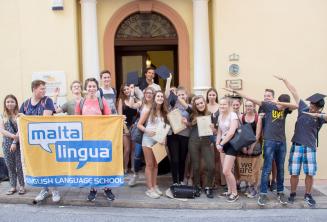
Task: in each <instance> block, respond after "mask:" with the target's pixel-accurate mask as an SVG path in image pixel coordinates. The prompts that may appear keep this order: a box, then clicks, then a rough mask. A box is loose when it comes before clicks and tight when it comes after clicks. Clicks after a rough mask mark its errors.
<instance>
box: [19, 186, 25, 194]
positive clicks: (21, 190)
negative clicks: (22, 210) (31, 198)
mask: <svg viewBox="0 0 327 222" xmlns="http://www.w3.org/2000/svg"><path fill="white" fill-rule="evenodd" d="M25 193H26V190H25V189H24V188H23V189H19V191H18V194H19V195H24V194H25Z"/></svg>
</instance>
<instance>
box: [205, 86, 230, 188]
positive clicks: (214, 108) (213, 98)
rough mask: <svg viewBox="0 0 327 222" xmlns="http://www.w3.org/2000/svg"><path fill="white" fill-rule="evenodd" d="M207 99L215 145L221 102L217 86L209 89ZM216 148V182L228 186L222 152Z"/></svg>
mask: <svg viewBox="0 0 327 222" xmlns="http://www.w3.org/2000/svg"><path fill="white" fill-rule="evenodd" d="M206 101H207V106H208V111H209V112H210V114H211V121H212V124H213V126H212V130H213V136H210V141H211V143H212V144H213V145H214V146H216V139H217V131H218V123H217V122H218V116H219V104H218V92H217V90H216V89H215V88H210V89H208V91H207V97H206ZM214 150H215V184H216V185H218V184H219V185H221V186H226V180H225V177H224V174H223V172H222V171H223V170H222V165H221V162H220V153H219V152H218V150H217V149H214Z"/></svg>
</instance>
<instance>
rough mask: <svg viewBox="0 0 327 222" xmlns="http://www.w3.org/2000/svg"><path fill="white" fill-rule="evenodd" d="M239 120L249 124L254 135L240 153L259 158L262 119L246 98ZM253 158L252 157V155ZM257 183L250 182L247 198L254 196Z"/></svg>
mask: <svg viewBox="0 0 327 222" xmlns="http://www.w3.org/2000/svg"><path fill="white" fill-rule="evenodd" d="M241 121H242V124H247V123H249V124H251V126H252V130H253V133H254V134H255V135H256V139H257V140H256V141H255V142H254V143H253V144H251V145H250V146H248V147H244V148H243V149H242V153H243V154H245V155H248V156H252V157H253V156H257V158H259V159H261V157H260V154H261V149H262V147H261V143H260V138H261V132H262V119H261V117H260V116H259V115H258V113H257V112H256V109H255V104H254V103H253V102H252V101H250V100H247V101H246V102H245V113H244V114H243V115H242V116H241ZM253 158H254V157H253ZM257 185H258V180H256V181H255V183H254V184H250V186H249V188H248V190H247V192H246V195H247V197H249V198H254V197H255V196H256V195H257V193H258V191H257Z"/></svg>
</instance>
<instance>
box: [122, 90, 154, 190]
mask: <svg viewBox="0 0 327 222" xmlns="http://www.w3.org/2000/svg"><path fill="white" fill-rule="evenodd" d="M154 93H155V92H154V89H153V88H152V87H147V88H145V89H144V97H143V100H142V106H141V107H140V109H139V116H142V115H143V113H145V112H149V110H151V107H152V104H153V97H154ZM134 150H135V151H134V175H133V176H132V178H131V179H130V181H129V182H128V185H129V186H135V184H136V182H137V180H138V178H139V174H138V172H139V171H140V168H141V158H142V154H143V152H142V144H139V143H135V149H134Z"/></svg>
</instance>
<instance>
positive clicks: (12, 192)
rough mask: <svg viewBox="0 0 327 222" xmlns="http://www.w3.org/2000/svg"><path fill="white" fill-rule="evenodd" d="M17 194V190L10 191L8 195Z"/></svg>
mask: <svg viewBox="0 0 327 222" xmlns="http://www.w3.org/2000/svg"><path fill="white" fill-rule="evenodd" d="M16 192H17V190H8V191H7V193H6V195H13V194H14V193H16Z"/></svg>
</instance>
